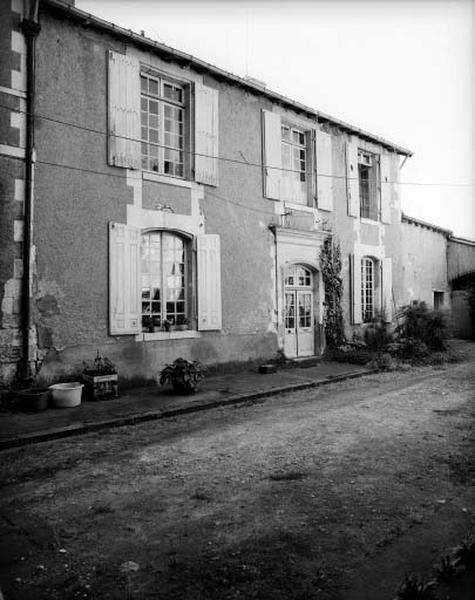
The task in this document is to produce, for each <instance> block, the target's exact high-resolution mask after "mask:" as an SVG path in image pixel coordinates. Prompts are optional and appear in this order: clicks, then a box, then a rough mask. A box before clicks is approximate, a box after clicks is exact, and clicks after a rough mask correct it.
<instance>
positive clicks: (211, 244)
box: [196, 234, 221, 331]
mask: <svg viewBox="0 0 475 600" xmlns="http://www.w3.org/2000/svg"><path fill="white" fill-rule="evenodd" d="M196 242H197V266H198V269H197V271H198V273H197V275H198V329H199V330H200V331H206V330H213V329H215V330H216V329H221V254H220V239H219V235H215V234H209V235H198V236H197V238H196Z"/></svg>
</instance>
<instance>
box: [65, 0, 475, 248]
mask: <svg viewBox="0 0 475 600" xmlns="http://www.w3.org/2000/svg"><path fill="white" fill-rule="evenodd" d="M76 6H77V7H78V8H80V9H82V10H85V11H87V12H90V13H92V14H94V15H96V16H98V17H101V18H103V19H105V20H107V21H110V22H113V23H116V24H117V25H120V26H122V27H125V28H127V29H132V30H133V31H135V32H137V33H139V32H140V31H141V30H143V31H144V32H145V35H146V36H147V37H150V38H152V39H154V40H158V41H160V42H163V43H165V44H167V45H169V46H172V47H173V48H176V49H177V50H182V51H184V52H187V53H189V54H192V55H194V56H196V57H197V58H200V59H202V60H205V61H207V62H210V63H212V64H213V65H216V66H218V67H221V68H222V69H225V70H227V71H230V72H232V73H234V74H236V75H239V76H244V75H249V76H251V77H255V78H257V79H260V80H262V81H264V82H265V83H266V85H267V87H268V88H269V89H271V90H273V91H276V92H279V93H281V94H284V95H285V96H288V97H290V98H292V99H294V100H297V101H299V102H302V103H303V104H306V105H308V106H311V107H313V108H315V109H317V110H320V111H322V112H325V113H328V114H330V115H332V116H334V117H336V118H339V119H342V120H344V121H347V122H349V123H351V124H353V125H355V126H357V127H360V128H362V129H366V130H367V131H369V132H371V133H374V134H376V135H380V136H382V137H385V138H387V139H389V140H390V141H392V142H394V143H396V144H398V145H400V146H403V147H404V148H409V149H411V150H412V151H413V152H414V156H413V157H411V158H409V159H408V160H407V161H406V163H405V165H404V167H403V169H402V171H401V185H400V192H401V198H402V209H403V211H404V212H405V213H406V214H408V215H410V216H412V217H416V218H418V219H422V220H424V221H428V222H431V223H433V224H435V225H439V226H440V227H444V228H446V229H450V230H452V231H453V232H454V234H455V235H457V236H461V237H465V238H470V239H474V240H475V210H474V204H475V193H474V187H473V183H474V124H475V123H474V114H475V108H474V106H475V98H474V53H475V43H474V28H475V16H474V15H475V0H412V1H407V2H406V1H404V0H402V1H398V0H380V1H377V0H353V1H351V0H346V1H345V0H333V1H329V0H313V1H311V0H307V1H304V2H301V1H298V0H297V1H294V2H291V1H284V0H272V1H271V0H268V1H262V0H261V1H259V0H257V1H255V2H249V1H246V0H242V1H240V2H238V1H236V0H227V1H226V0H222V1H221V2H219V1H218V0H214V1H212V2H209V1H208V2H205V1H201V0H194V1H192V0H175V1H169V0H166V1H165V0H154V1H152V0H135V1H132V0H127V1H126V0H76Z"/></svg>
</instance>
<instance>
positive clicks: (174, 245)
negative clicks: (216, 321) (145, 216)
mask: <svg viewBox="0 0 475 600" xmlns="http://www.w3.org/2000/svg"><path fill="white" fill-rule="evenodd" d="M141 266H142V268H141V273H142V328H143V329H144V330H149V329H150V328H152V327H159V328H162V329H164V328H165V329H166V328H170V327H172V326H173V327H174V326H179V325H183V326H184V325H186V324H188V316H189V299H188V293H187V287H188V286H187V279H188V276H189V265H188V244H187V240H185V238H183V237H181V236H179V235H176V234H174V233H169V232H165V231H152V232H149V233H144V234H142V239H141Z"/></svg>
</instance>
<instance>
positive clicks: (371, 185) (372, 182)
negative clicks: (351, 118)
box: [358, 148, 380, 221]
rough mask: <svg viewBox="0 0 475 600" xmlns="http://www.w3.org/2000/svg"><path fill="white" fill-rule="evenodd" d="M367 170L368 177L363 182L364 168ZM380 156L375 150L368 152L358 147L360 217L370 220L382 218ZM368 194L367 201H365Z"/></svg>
mask: <svg viewBox="0 0 475 600" xmlns="http://www.w3.org/2000/svg"><path fill="white" fill-rule="evenodd" d="M363 169H364V170H365V171H366V170H367V172H368V175H369V176H368V179H366V180H364V181H365V182H367V184H366V185H364V184H363V179H362V177H361V172H362V170H363ZM379 187H380V183H379V156H378V155H377V154H375V153H373V152H368V151H367V150H363V149H361V148H358V189H359V199H360V217H361V218H362V219H368V220H370V221H379V220H380V207H379V193H378V189H379ZM366 195H367V203H366V202H365V200H366Z"/></svg>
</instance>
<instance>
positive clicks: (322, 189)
mask: <svg viewBox="0 0 475 600" xmlns="http://www.w3.org/2000/svg"><path fill="white" fill-rule="evenodd" d="M316 154H317V206H318V208H320V209H322V210H333V178H332V175H333V170H332V165H333V162H332V136H331V135H329V134H328V133H325V132H323V131H317V133H316Z"/></svg>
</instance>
